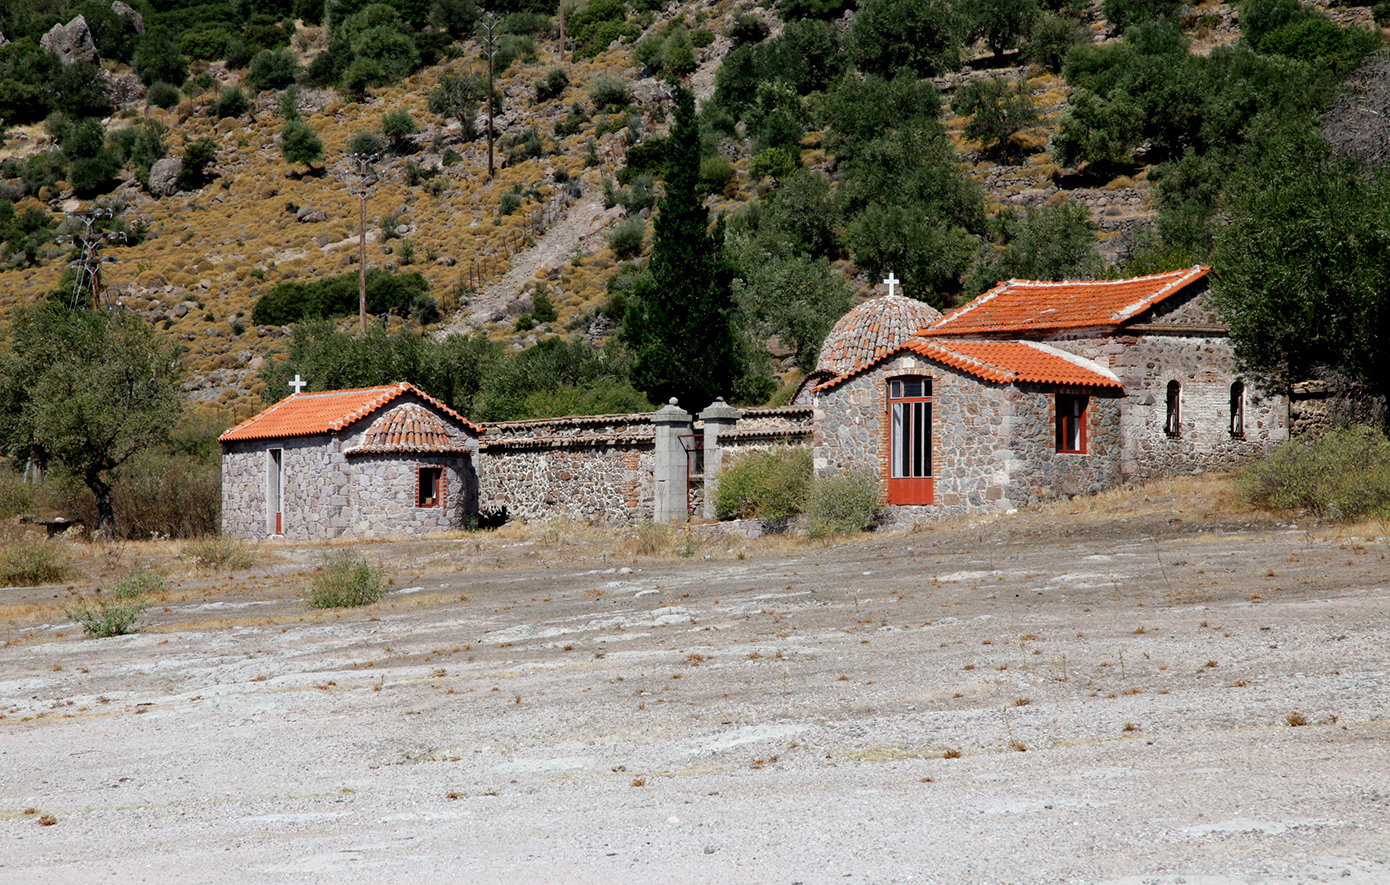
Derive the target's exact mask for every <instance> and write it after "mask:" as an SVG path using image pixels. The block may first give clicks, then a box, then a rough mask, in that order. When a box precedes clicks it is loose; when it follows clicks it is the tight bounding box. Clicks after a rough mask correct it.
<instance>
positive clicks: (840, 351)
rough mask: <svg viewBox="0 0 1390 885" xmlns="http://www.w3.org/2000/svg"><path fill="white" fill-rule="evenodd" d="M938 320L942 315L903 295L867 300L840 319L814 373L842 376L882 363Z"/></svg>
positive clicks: (821, 352) (827, 336) (831, 332)
mask: <svg viewBox="0 0 1390 885" xmlns="http://www.w3.org/2000/svg"><path fill="white" fill-rule="evenodd" d="M939 319H941V311H939V310H937V309H936V308H934V307H932V306H931V305H930V304H927V303H926V302H924V301H918V300H917V299H915V298H907V297H904V296H902V295H883V296H880V297H878V298H870V299H869V300H868V301H865V302H864V303H863V304H861V305H859V306H858V307H856V308H854V309H853V310H851V311H850V312H849V313H847V314H845V315H844V316H842V317H840V321H839V322H838V323H836V324H835V327H834V328H833V329H831V330H830V334H829V335H826V336H825V343H823V344H821V346H820V360H819V361H818V362H817V363H816V371H822V370H824V371H829V372H834V373H835V374H836V375H844V374H846V373H848V372H853V371H855V370H856V369H860V368H863V367H864V366H866V365H868V364H869V363H871V362H873V361H874V360H877V359H882V358H883V357H885V356H887V355H888V354H889V353H891V352H892V351H894V350H896V349H897V348H898V347H900V346H902V344H903V343H904V342H906V341H907V340H908V338H910V337H912V333H914V332H918V331H921V330H922V329H924V328H926V327H927V326H930V325H931V324H932V323H934V322H936V321H937V320H939Z"/></svg>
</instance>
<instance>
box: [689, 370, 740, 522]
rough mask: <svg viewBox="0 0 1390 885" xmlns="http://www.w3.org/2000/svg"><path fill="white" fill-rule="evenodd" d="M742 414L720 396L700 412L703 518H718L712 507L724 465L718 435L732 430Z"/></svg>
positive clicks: (722, 449) (722, 450)
mask: <svg viewBox="0 0 1390 885" xmlns="http://www.w3.org/2000/svg"><path fill="white" fill-rule="evenodd" d="M742 416H743V413H742V412H740V411H739V410H738V409H735V408H734V407H733V406H730V405H729V404H728V403H726V402H724V397H722V396H721V397H720V398H719V399H717V400H715V401H714V402H712V403H710V406H709V408H708V409H705V410H704V411H703V412H701V413H700V420H701V421H703V422H705V519H718V518H719V517H718V516H717V515H716V514H715V508H714V496H715V493H716V492H718V491H719V473H720V471H721V470H722V469H723V467H724V464H723V461H724V447H723V446H721V445H720V444H719V435H720V434H722V433H727V432H728V431H730V430H733V429H734V427H735V426H736V425H737V424H738V419H739V418H741V417H742Z"/></svg>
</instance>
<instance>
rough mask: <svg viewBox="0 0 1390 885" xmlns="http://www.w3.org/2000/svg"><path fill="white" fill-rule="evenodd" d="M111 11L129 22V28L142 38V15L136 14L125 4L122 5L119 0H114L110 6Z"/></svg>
mask: <svg viewBox="0 0 1390 885" xmlns="http://www.w3.org/2000/svg"><path fill="white" fill-rule="evenodd" d="M111 11H112V12H114V13H116V14H117V15H119V16H120V17H121V18H124V19H128V20H129V21H130V26H131V27H132V28H134V29H135V33H137V34H139V35H140V36H142V37H143V36H145V17H144V16H143V15H141V14H140V13H138V12H136V11H135V10H134V9H133V8H131V7H130V6H128V5H126V4H125V3H122V2H121V0H116V2H114V3H112V4H111Z"/></svg>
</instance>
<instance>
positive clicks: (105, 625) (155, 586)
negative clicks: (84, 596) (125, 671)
mask: <svg viewBox="0 0 1390 885" xmlns="http://www.w3.org/2000/svg"><path fill="white" fill-rule="evenodd" d="M163 590H164V579H163V578H161V577H160V576H159V575H157V574H155V573H154V572H149V571H144V572H140V573H139V574H137V575H135V576H133V577H130V578H126V579H125V580H124V581H121V582H120V583H119V584H117V585H116V586H114V587H112V588H111V589H110V590H109V591H101V590H98V591H97V593H96V595H95V596H93V597H92V598H91V599H88V600H83V601H82V602H80V603H78V604H77V605H74V606H72V607H71V608H69V609H66V611H67V613H68V617H70V618H72V619H73V620H74V621H76V622H77V623H79V624H81V625H82V629H83V631H85V632H86V634H87V635H88V636H91V637H94V638H96V639H105V638H107V637H109V636H124V635H125V634H127V633H134V632H135V629H136V625H137V624H138V623H139V622H140V617H141V616H142V615H143V614H144V613H145V610H146V609H148V608H149V607H150V601H149V597H150V596H152V595H154V594H156V593H159V592H161V591H163Z"/></svg>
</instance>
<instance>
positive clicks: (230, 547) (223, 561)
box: [183, 537, 256, 571]
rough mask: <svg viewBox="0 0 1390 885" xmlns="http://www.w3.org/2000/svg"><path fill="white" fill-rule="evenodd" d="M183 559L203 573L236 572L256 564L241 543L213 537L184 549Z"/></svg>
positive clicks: (254, 557)
mask: <svg viewBox="0 0 1390 885" xmlns="http://www.w3.org/2000/svg"><path fill="white" fill-rule="evenodd" d="M183 558H184V560H185V561H187V562H188V563H190V564H191V565H192V566H193V567H194V568H196V569H200V570H203V571H223V570H226V571H237V570H240V569H247V568H250V567H251V566H253V565H255V564H256V556H255V554H253V553H252V552H251V550H250V549H248V548H247V546H246V545H245V544H244V543H242V542H241V541H236V540H233V539H231V538H223V537H215V538H205V539H203V540H201V541H195V542H194V543H192V544H189V545H187V546H186V547H184V550H183Z"/></svg>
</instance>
